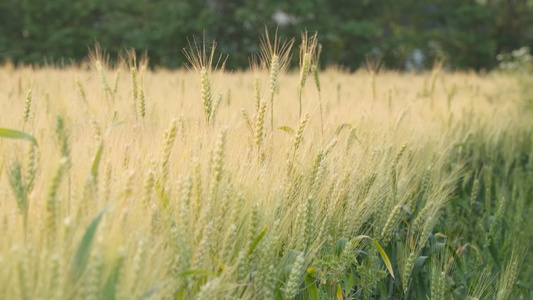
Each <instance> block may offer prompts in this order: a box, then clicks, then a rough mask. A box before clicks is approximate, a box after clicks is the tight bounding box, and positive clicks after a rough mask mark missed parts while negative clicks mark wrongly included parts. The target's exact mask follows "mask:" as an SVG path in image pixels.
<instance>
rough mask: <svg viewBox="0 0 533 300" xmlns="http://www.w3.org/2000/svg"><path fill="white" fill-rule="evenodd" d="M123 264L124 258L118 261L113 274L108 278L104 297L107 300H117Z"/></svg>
mask: <svg viewBox="0 0 533 300" xmlns="http://www.w3.org/2000/svg"><path fill="white" fill-rule="evenodd" d="M122 263H123V262H122V258H119V259H118V260H117V261H116V263H115V266H113V270H112V271H111V274H109V277H107V282H106V284H105V286H104V295H103V299H105V300H115V298H116V291H117V283H118V279H119V276H120V268H121V264H122Z"/></svg>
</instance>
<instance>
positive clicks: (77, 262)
mask: <svg viewBox="0 0 533 300" xmlns="http://www.w3.org/2000/svg"><path fill="white" fill-rule="evenodd" d="M104 212H105V209H103V210H102V211H101V212H100V213H98V215H97V216H96V217H95V218H94V219H93V220H92V222H91V224H90V225H89V227H87V229H86V230H85V234H84V235H83V238H82V239H81V242H80V244H79V245H78V250H77V251H76V254H75V256H74V261H73V262H72V266H71V268H70V280H71V283H72V284H74V283H75V282H76V281H78V279H80V277H81V274H83V271H84V270H85V267H86V266H87V262H88V261H89V256H90V254H91V245H92V243H93V239H94V235H95V233H96V229H97V228H98V224H100V220H102V216H103V215H104Z"/></svg>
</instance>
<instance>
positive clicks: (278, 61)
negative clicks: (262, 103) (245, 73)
mask: <svg viewBox="0 0 533 300" xmlns="http://www.w3.org/2000/svg"><path fill="white" fill-rule="evenodd" d="M293 44H294V38H292V39H290V40H285V41H283V42H281V38H278V30H277V29H276V33H275V34H274V42H273V43H272V42H271V41H270V36H269V34H268V28H266V27H265V35H263V37H262V38H261V55H260V56H261V64H263V65H265V66H267V68H268V71H269V73H270V127H271V130H272V132H274V94H275V93H276V91H277V89H278V85H279V79H280V77H281V76H282V75H283V74H284V73H285V72H286V71H287V69H288V68H289V62H290V58H291V57H290V52H291V49H292V45H293Z"/></svg>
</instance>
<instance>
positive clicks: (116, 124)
mask: <svg viewBox="0 0 533 300" xmlns="http://www.w3.org/2000/svg"><path fill="white" fill-rule="evenodd" d="M122 124H124V122H123V121H118V122H115V123H113V124H112V125H111V126H109V128H107V133H110V132H111V131H113V130H114V129H115V128H117V127H118V126H120V125H122Z"/></svg>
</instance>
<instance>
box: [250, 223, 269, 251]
mask: <svg viewBox="0 0 533 300" xmlns="http://www.w3.org/2000/svg"><path fill="white" fill-rule="evenodd" d="M267 231H268V226H267V227H265V229H263V231H261V233H259V235H258V236H257V237H256V238H255V239H254V241H253V242H252V244H251V245H250V249H248V255H251V254H252V252H254V249H255V247H257V244H259V242H260V241H261V240H262V239H263V237H264V236H265V234H266V233H267Z"/></svg>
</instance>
